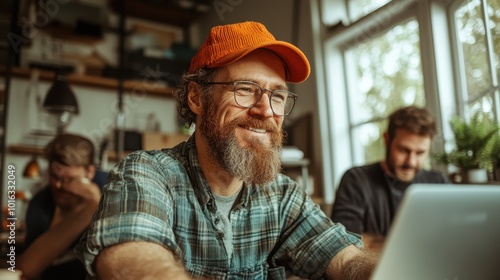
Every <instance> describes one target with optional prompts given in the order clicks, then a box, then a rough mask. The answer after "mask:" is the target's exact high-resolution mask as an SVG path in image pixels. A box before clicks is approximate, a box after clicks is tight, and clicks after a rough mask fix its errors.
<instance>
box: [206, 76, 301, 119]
mask: <svg viewBox="0 0 500 280" xmlns="http://www.w3.org/2000/svg"><path fill="white" fill-rule="evenodd" d="M238 83H249V84H253V85H255V86H257V87H258V88H259V89H260V97H259V98H258V99H257V100H256V101H255V103H253V104H252V105H251V106H243V105H241V104H240V103H238V100H237V99H236V84H238ZM201 84H203V85H232V86H233V88H234V89H233V97H234V101H235V102H236V104H238V106H240V107H243V108H253V107H255V105H257V103H259V101H260V100H261V99H262V96H263V95H264V92H266V91H268V92H270V94H269V106H270V107H271V110H272V111H273V114H275V115H276V116H280V117H285V116H288V115H290V113H291V112H292V111H293V108H295V103H296V102H297V99H298V98H299V96H298V95H297V94H296V93H294V92H291V91H289V90H286V89H278V90H270V89H267V88H262V87H261V86H260V85H259V84H258V83H256V82H252V81H232V82H201ZM276 91H281V92H287V93H288V95H289V96H292V97H293V105H292V107H291V108H290V111H289V112H288V113H286V114H283V115H279V114H276V113H275V112H274V108H273V105H272V101H271V97H272V96H273V95H274V94H275V92H276Z"/></svg>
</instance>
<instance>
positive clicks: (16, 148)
mask: <svg viewBox="0 0 500 280" xmlns="http://www.w3.org/2000/svg"><path fill="white" fill-rule="evenodd" d="M9 152H11V153H14V154H21V155H43V148H40V147H35V146H26V145H21V144H18V145H10V146H9Z"/></svg>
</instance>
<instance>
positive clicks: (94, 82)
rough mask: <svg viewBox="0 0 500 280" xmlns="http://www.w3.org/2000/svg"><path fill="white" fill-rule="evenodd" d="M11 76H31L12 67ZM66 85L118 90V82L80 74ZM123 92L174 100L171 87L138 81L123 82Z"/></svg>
mask: <svg viewBox="0 0 500 280" xmlns="http://www.w3.org/2000/svg"><path fill="white" fill-rule="evenodd" d="M39 71H40V80H42V81H52V80H53V79H54V73H53V72H51V71H46V70H39ZM0 73H1V74H4V73H5V67H4V66H0ZM12 76H13V77H17V78H26V79H29V78H30V76H31V70H30V69H29V68H22V67H14V68H13V69H12ZM68 83H69V84H70V85H80V86H90V87H97V88H102V89H118V80H116V79H113V78H105V77H99V76H89V75H81V74H69V75H68ZM124 89H125V92H131V91H138V92H139V91H140V92H143V91H144V90H145V91H146V92H147V93H148V94H150V95H155V96H161V97H167V98H174V96H173V94H174V91H175V89H174V88H171V87H165V86H164V85H160V84H157V85H154V84H153V85H152V84H151V83H150V82H143V81H139V80H128V81H125V82H124Z"/></svg>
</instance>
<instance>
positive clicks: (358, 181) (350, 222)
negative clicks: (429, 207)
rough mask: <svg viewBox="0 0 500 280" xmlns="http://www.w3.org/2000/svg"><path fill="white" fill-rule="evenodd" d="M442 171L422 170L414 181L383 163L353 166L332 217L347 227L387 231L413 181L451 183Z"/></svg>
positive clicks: (360, 232)
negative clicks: (392, 172)
mask: <svg viewBox="0 0 500 280" xmlns="http://www.w3.org/2000/svg"><path fill="white" fill-rule="evenodd" d="M448 182H449V180H448V178H447V177H445V176H444V175H443V174H442V173H441V172H437V171H431V170H420V172H419V173H418V174H417V175H416V176H415V178H414V180H413V181H412V182H401V181H398V180H397V179H394V178H392V177H390V176H389V175H387V174H386V173H385V172H384V170H383V168H382V165H381V163H374V164H370V165H365V166H358V167H353V168H351V169H349V170H347V171H346V173H345V174H344V175H343V176H342V179H341V181H340V184H339V187H338V189H337V194H336V197H335V202H334V204H333V210H332V214H331V218H332V220H333V221H334V222H339V223H341V224H343V225H344V226H345V227H346V229H347V230H348V231H351V232H354V233H358V234H362V233H363V232H368V233H373V234H379V235H386V234H387V232H388V231H389V228H390V226H391V223H392V221H393V219H394V215H395V214H396V210H397V209H398V207H399V204H400V203H401V199H402V198H403V194H404V192H405V191H406V189H407V188H408V187H409V186H410V185H411V184H413V183H448Z"/></svg>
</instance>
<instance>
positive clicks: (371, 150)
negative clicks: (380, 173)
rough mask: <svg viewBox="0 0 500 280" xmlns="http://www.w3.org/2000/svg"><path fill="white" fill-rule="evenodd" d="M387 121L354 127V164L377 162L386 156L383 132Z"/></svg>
mask: <svg viewBox="0 0 500 280" xmlns="http://www.w3.org/2000/svg"><path fill="white" fill-rule="evenodd" d="M386 123H387V122H386V121H383V122H382V121H379V122H373V123H368V124H364V125H361V126H358V127H356V128H354V129H353V131H352V133H353V136H354V137H353V139H356V140H357V141H354V142H353V147H352V150H353V152H354V165H358V164H359V165H361V164H364V163H368V162H370V163H371V162H376V161H380V160H382V159H383V158H385V154H384V153H385V149H384V141H383V137H382V134H383V133H384V131H385V128H386Z"/></svg>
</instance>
